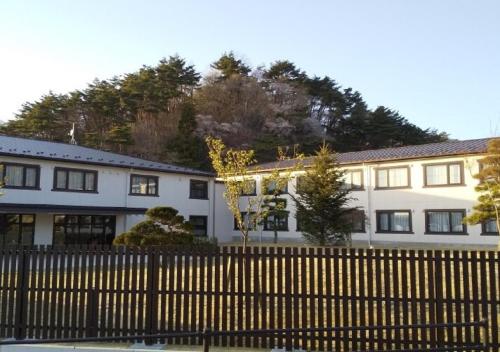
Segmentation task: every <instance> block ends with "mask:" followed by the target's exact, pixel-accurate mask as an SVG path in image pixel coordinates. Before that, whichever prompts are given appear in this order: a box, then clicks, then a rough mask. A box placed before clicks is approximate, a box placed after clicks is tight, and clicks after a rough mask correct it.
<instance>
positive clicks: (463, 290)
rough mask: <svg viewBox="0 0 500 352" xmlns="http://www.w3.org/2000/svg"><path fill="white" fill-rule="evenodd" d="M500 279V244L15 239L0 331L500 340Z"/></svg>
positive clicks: (224, 340)
mask: <svg viewBox="0 0 500 352" xmlns="http://www.w3.org/2000/svg"><path fill="white" fill-rule="evenodd" d="M499 278H500V257H499V252H493V251H489V252H486V251H432V250H428V251H420V250H419V251H415V250H379V249H374V250H372V249H347V248H342V249H340V248H306V247H285V248H280V247H249V248H247V251H246V252H245V251H244V249H243V248H242V247H221V248H220V249H217V250H207V251H202V250H199V249H197V250H187V249H181V248H177V249H175V248H157V247H149V248H124V247H34V248H25V247H5V248H0V337H2V338H17V339H45V340H48V339H69V338H72V339H76V338H90V337H109V338H112V337H116V336H143V337H142V338H140V339H144V338H145V337H144V335H155V334H156V335H157V334H160V333H169V332H170V333H172V332H183V333H190V334H184V335H182V336H179V335H177V336H167V335H164V336H161V337H156V338H155V341H153V342H161V343H169V344H201V343H202V339H200V337H199V332H200V331H204V330H205V329H208V328H210V330H212V331H213V332H221V333H213V334H212V336H211V343H212V345H214V346H239V347H256V348H272V347H279V348H282V347H284V346H293V347H294V348H299V347H301V348H304V349H308V350H323V351H332V350H335V351H357V350H415V349H421V350H425V349H430V348H432V349H438V348H446V347H449V346H457V347H460V346H465V347H466V346H471V345H474V344H477V343H479V342H480V341H487V344H488V347H489V348H490V349H491V351H493V350H494V351H497V350H498V349H499V347H500V345H499V338H498V332H499V331H498V330H499V327H498V320H499V314H500V283H499ZM483 318H484V319H487V320H488V329H485V330H484V331H481V329H479V328H478V327H477V326H476V325H468V323H464V322H479V321H481V319H483ZM442 324H445V325H446V327H443V326H442ZM459 324H462V325H459ZM388 326H396V327H397V326H411V328H407V329H397V328H396V329H387V328H383V327H388ZM424 326H427V327H424ZM312 327H316V328H317V329H320V330H314V328H312ZM342 327H354V329H350V330H348V331H346V330H338V329H341V328H342ZM356 327H358V328H356ZM367 327H372V328H367ZM304 329H309V332H308V333H304V331H305V330H304ZM336 329H337V330H336ZM236 330H237V331H257V330H260V331H276V333H272V334H265V333H260V334H258V333H254V334H224V333H222V332H224V331H236ZM285 330H286V331H287V332H285ZM339 331H340V332H341V333H338V332H339ZM485 331H487V332H485ZM191 333H192V334H191ZM156 340H158V341H156ZM148 342H151V341H149V340H148Z"/></svg>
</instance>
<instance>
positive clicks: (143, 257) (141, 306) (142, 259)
mask: <svg viewBox="0 0 500 352" xmlns="http://www.w3.org/2000/svg"><path fill="white" fill-rule="evenodd" d="M146 261H147V254H146V249H145V248H144V247H141V248H139V267H138V281H139V296H138V297H137V309H138V310H139V313H138V314H137V321H136V322H137V328H136V333H137V335H142V334H145V333H146V324H145V321H144V317H145V312H146V305H145V298H146V295H147V292H146V265H147V264H146ZM140 341H142V340H140Z"/></svg>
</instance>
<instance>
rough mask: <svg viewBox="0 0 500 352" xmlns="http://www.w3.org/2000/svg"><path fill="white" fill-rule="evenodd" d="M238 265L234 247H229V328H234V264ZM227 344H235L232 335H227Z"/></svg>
mask: <svg viewBox="0 0 500 352" xmlns="http://www.w3.org/2000/svg"><path fill="white" fill-rule="evenodd" d="M237 265H238V258H237V256H236V248H235V247H230V248H229V268H228V269H229V282H228V284H229V298H230V300H229V302H230V304H229V329H230V330H235V329H236V315H237V314H239V313H238V309H237V308H236V296H237V293H238V292H237V289H238V287H237V282H236V266H237ZM229 345H230V346H231V347H234V346H236V344H235V337H234V335H232V336H230V337H229Z"/></svg>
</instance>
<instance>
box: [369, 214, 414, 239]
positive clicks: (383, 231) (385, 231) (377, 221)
mask: <svg viewBox="0 0 500 352" xmlns="http://www.w3.org/2000/svg"><path fill="white" fill-rule="evenodd" d="M391 213H408V215H409V216H408V222H409V225H410V230H409V231H391V230H390V228H391V216H390V214H391ZM380 214H389V218H388V220H389V222H388V224H389V230H382V229H380ZM375 222H376V231H375V233H389V234H392V233H405V234H413V233H414V232H413V217H412V211H411V209H387V210H385V209H384V210H375Z"/></svg>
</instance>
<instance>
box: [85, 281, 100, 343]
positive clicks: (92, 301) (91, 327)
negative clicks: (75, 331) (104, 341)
mask: <svg viewBox="0 0 500 352" xmlns="http://www.w3.org/2000/svg"><path fill="white" fill-rule="evenodd" d="M87 295H88V297H87V329H86V331H87V332H86V336H87V337H97V330H98V326H97V320H98V319H97V316H98V314H99V313H98V309H99V297H98V291H97V289H96V288H95V287H92V288H89V291H88V293H87Z"/></svg>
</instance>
